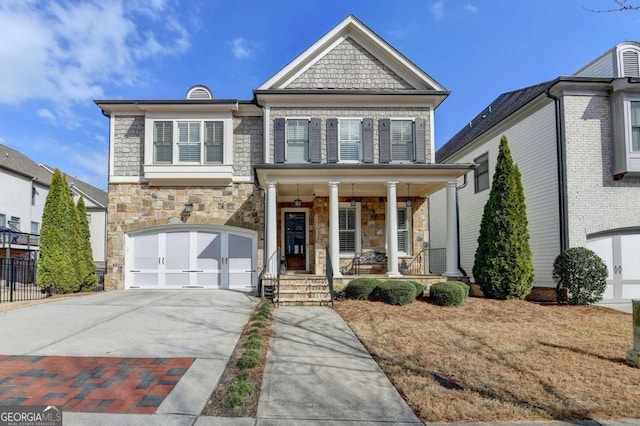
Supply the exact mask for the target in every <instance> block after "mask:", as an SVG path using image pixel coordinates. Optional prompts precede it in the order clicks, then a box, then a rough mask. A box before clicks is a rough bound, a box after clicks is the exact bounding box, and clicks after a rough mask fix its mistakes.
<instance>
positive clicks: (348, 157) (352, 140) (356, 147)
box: [338, 119, 361, 161]
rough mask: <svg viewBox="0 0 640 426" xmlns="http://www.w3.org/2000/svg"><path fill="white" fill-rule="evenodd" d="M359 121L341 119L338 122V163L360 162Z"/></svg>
mask: <svg viewBox="0 0 640 426" xmlns="http://www.w3.org/2000/svg"><path fill="white" fill-rule="evenodd" d="M360 129H361V120H357V119H343V120H340V121H339V122H338V145H339V152H340V161H359V160H360V157H361V155H360Z"/></svg>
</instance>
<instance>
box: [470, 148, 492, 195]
mask: <svg viewBox="0 0 640 426" xmlns="http://www.w3.org/2000/svg"><path fill="white" fill-rule="evenodd" d="M473 162H474V163H476V164H477V165H478V167H477V168H476V169H475V170H474V172H473V181H474V187H475V192H480V191H484V190H485V189H488V188H489V155H488V154H483V155H481V156H480V157H478V158H476V159H475V160H473Z"/></svg>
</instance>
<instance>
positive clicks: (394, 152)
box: [391, 120, 413, 161]
mask: <svg viewBox="0 0 640 426" xmlns="http://www.w3.org/2000/svg"><path fill="white" fill-rule="evenodd" d="M412 160H413V121H411V120H392V121H391V161H412Z"/></svg>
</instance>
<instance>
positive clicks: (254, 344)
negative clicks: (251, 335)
mask: <svg viewBox="0 0 640 426" xmlns="http://www.w3.org/2000/svg"><path fill="white" fill-rule="evenodd" d="M262 346H263V345H262V340H261V339H249V340H247V341H246V342H245V343H244V345H242V347H243V348H245V349H261V348H262Z"/></svg>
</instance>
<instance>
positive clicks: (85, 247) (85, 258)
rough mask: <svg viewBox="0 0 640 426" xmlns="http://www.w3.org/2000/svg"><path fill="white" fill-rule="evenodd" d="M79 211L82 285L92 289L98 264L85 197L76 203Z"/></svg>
mask: <svg viewBox="0 0 640 426" xmlns="http://www.w3.org/2000/svg"><path fill="white" fill-rule="evenodd" d="M76 209H77V211H78V225H79V229H78V232H79V245H78V247H79V249H80V250H79V251H80V253H79V259H78V264H79V266H80V267H79V270H80V287H81V289H83V290H90V289H92V288H93V287H94V286H95V284H96V282H97V279H96V275H95V271H96V264H95V262H94V261H93V252H92V251H91V231H90V230H89V221H88V220H87V208H86V206H85V204H84V199H83V198H82V197H80V198H79V199H78V204H77V205H76Z"/></svg>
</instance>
